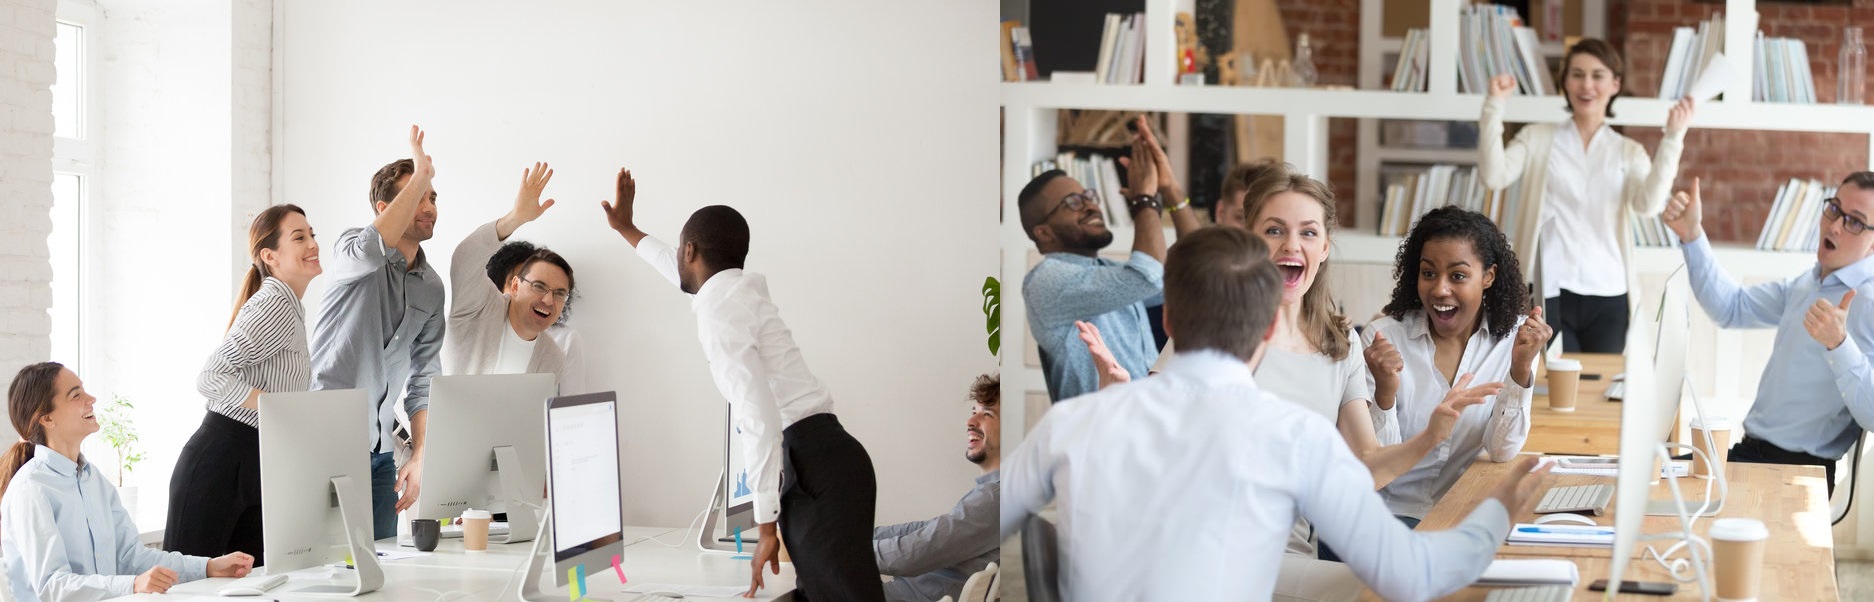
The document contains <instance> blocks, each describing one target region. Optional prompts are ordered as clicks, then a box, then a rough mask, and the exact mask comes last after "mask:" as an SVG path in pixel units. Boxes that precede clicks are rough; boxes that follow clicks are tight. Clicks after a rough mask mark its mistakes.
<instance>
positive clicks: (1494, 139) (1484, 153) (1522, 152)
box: [1477, 75, 1540, 192]
mask: <svg viewBox="0 0 1874 602" xmlns="http://www.w3.org/2000/svg"><path fill="white" fill-rule="evenodd" d="M1515 90H1516V78H1514V77H1511V76H1509V75H1499V76H1496V77H1494V78H1491V79H1490V95H1489V97H1487V98H1485V99H1484V111H1483V116H1482V117H1479V118H1478V120H1477V173H1478V175H1480V176H1481V177H1482V178H1483V182H1484V186H1485V187H1487V188H1489V189H1491V190H1502V189H1503V188H1505V187H1507V186H1509V185H1510V183H1511V182H1515V181H1516V178H1520V177H1522V175H1523V162H1524V161H1526V160H1528V158H1529V146H1528V145H1527V144H1525V142H1524V140H1523V136H1524V134H1523V133H1518V134H1517V135H1516V139H1515V140H1511V141H1510V144H1509V146H1507V147H1505V146H1504V145H1503V107H1504V104H1505V103H1507V102H1508V101H1509V97H1510V92H1513V91H1515ZM1525 132H1527V130H1525ZM1537 192H1540V191H1537Z"/></svg>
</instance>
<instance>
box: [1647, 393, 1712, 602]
mask: <svg viewBox="0 0 1874 602" xmlns="http://www.w3.org/2000/svg"><path fill="white" fill-rule="evenodd" d="M1683 378H1684V383H1685V386H1686V389H1687V390H1689V391H1691V395H1692V411H1693V413H1694V414H1695V415H1696V416H1697V417H1698V421H1699V423H1700V424H1709V423H1708V422H1707V417H1706V415H1705V404H1704V403H1703V402H1701V401H1700V400H1699V398H1698V391H1697V389H1696V388H1694V387H1693V385H1692V377H1691V374H1690V373H1689V372H1688V373H1686V374H1685V375H1684V377H1683ZM1714 446H1715V443H1713V442H1712V441H1711V440H1710V438H1709V437H1707V438H1706V447H1705V448H1702V449H1701V448H1699V447H1698V446H1696V445H1687V444H1683V443H1668V442H1661V443H1660V444H1659V445H1658V446H1656V448H1655V450H1654V452H1653V453H1655V454H1658V457H1659V458H1660V465H1661V466H1667V467H1670V466H1671V462H1672V452H1671V451H1668V450H1675V449H1685V450H1691V452H1692V455H1693V456H1694V459H1693V461H1694V462H1696V461H1697V457H1698V456H1703V457H1704V458H1705V460H1706V465H1707V466H1719V464H1718V463H1717V462H1716V461H1715V459H1716V458H1717V455H1718V453H1719V452H1721V451H1722V450H1718V449H1715V447H1714ZM1665 473H1666V474H1665V479H1666V487H1667V489H1670V490H1671V491H1672V499H1670V500H1653V501H1651V502H1649V503H1648V504H1647V511H1646V513H1647V514H1648V515H1654V514H1664V515H1669V516H1676V517H1678V518H1679V522H1678V527H1677V528H1676V529H1675V530H1672V531H1667V532H1664V533H1651V534H1645V535H1642V536H1641V537H1640V540H1641V541H1670V542H1672V545H1670V546H1667V547H1666V549H1665V550H1664V551H1659V550H1655V549H1653V547H1652V546H1650V545H1649V546H1647V548H1646V553H1645V554H1643V555H1642V557H1643V558H1650V559H1651V560H1653V561H1654V562H1657V563H1659V565H1660V566H1661V567H1662V568H1665V569H1666V571H1667V573H1668V574H1670V575H1672V578H1673V580H1675V581H1679V582H1682V583H1690V582H1697V583H1698V587H1699V589H1700V591H1703V592H1705V593H1706V596H1705V597H1706V598H1707V599H1709V598H1710V593H1711V592H1712V591H1713V590H1712V588H1711V571H1710V569H1709V567H1710V564H1709V563H1710V559H1711V557H1712V556H1711V544H1710V542H1707V541H1705V539H1704V538H1702V537H1699V536H1698V535H1697V534H1696V533H1694V532H1693V530H1692V527H1693V523H1694V522H1696V521H1697V520H1698V519H1699V517H1703V516H1716V515H1717V514H1718V511H1719V510H1720V509H1722V508H1723V507H1724V498H1725V496H1726V495H1727V494H1728V493H1729V486H1728V485H1727V483H1726V482H1725V476H1724V471H1723V470H1714V471H1712V478H1711V479H1710V480H1707V481H1705V500H1704V501H1702V502H1698V503H1697V505H1696V506H1687V505H1686V500H1685V493H1684V492H1683V491H1681V490H1680V488H1679V477H1678V473H1677V472H1675V471H1673V470H1670V469H1668V470H1666V471H1665ZM1662 511H1663V512H1662ZM1681 549H1684V551H1685V553H1686V556H1688V557H1686V558H1674V556H1675V555H1677V554H1678V553H1679V551H1680V550H1681Z"/></svg>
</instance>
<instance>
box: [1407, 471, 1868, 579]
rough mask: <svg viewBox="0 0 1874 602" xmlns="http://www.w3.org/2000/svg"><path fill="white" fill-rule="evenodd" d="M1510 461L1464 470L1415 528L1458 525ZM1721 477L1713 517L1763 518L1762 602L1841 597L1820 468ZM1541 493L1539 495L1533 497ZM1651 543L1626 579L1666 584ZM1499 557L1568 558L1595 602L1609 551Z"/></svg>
mask: <svg viewBox="0 0 1874 602" xmlns="http://www.w3.org/2000/svg"><path fill="white" fill-rule="evenodd" d="M1508 469H1509V464H1498V463H1493V462H1477V463H1475V464H1472V465H1471V468H1470V470H1467V471H1465V473H1464V476H1463V477H1462V478H1460V479H1459V480H1458V482H1457V484H1456V485H1454V486H1452V488H1451V491H1449V492H1447V493H1446V494H1445V497H1444V499H1442V500H1440V501H1439V502H1438V505H1436V506H1433V507H1432V511H1431V513H1430V514H1428V515H1426V517H1425V521H1424V523H1422V524H1421V525H1420V526H1419V528H1420V529H1421V530H1436V529H1445V528H1450V527H1452V526H1454V525H1456V524H1457V523H1458V522H1459V521H1461V520H1462V519H1463V518H1464V516H1465V515H1466V514H1469V513H1470V511H1471V508H1474V507H1476V505H1477V503H1478V502H1479V501H1482V500H1483V499H1484V498H1485V497H1488V496H1489V492H1490V490H1491V489H1492V488H1494V487H1495V486H1496V483H1497V482H1498V480H1499V479H1500V478H1501V477H1502V476H1503V474H1504V471H1506V470H1508ZM1725 474H1726V475H1727V476H1728V477H1729V478H1730V495H1729V496H1728V500H1727V501H1726V503H1725V506H1724V510H1722V511H1721V512H1719V513H1718V516H1719V517H1746V518H1756V519H1759V520H1762V521H1763V522H1764V524H1765V525H1766V526H1768V527H1769V530H1770V540H1769V542H1768V544H1767V548H1766V549H1765V552H1764V562H1763V571H1764V572H1763V591H1762V592H1761V596H1759V599H1762V600H1805V601H1809V600H1835V599H1837V598H1838V596H1839V592H1838V591H1837V589H1836V585H1835V554H1834V547H1835V544H1834V534H1833V532H1832V531H1831V530H1830V527H1829V505H1828V496H1827V494H1826V491H1827V488H1826V486H1825V485H1824V484H1823V483H1822V469H1821V468H1820V467H1816V466H1779V465H1771V464H1745V463H1741V462H1738V463H1729V464H1727V465H1726V468H1725ZM1612 482H1613V480H1612V479H1609V478H1606V477H1589V476H1580V475H1551V476H1550V477H1548V480H1547V481H1546V482H1545V483H1544V486H1545V487H1548V486H1556V485H1579V484H1588V483H1612ZM1679 484H1680V486H1681V490H1682V491H1685V492H1686V495H1687V497H1688V498H1693V497H1697V496H1702V495H1703V492H1704V482H1703V481H1701V480H1697V479H1684V480H1680V482H1679ZM1538 495H1539V494H1538ZM1652 497H1653V498H1655V499H1658V498H1670V497H1671V494H1670V493H1669V490H1668V489H1667V488H1666V485H1665V483H1664V482H1663V481H1662V482H1661V483H1660V484H1658V485H1654V486H1653V488H1652ZM1613 515H1614V510H1613V506H1612V504H1610V505H1609V507H1608V513H1607V515H1605V516H1600V517H1596V520H1597V521H1599V522H1600V523H1601V524H1605V525H1611V524H1613V522H1614V518H1613ZM1535 518H1536V515H1535V514H1534V513H1531V512H1529V511H1528V510H1527V509H1525V510H1524V511H1522V512H1515V513H1512V516H1511V520H1512V521H1514V522H1519V523H1527V522H1533V521H1534V520H1535ZM1712 520H1713V519H1711V518H1701V519H1699V520H1698V522H1697V523H1695V525H1694V527H1693V532H1695V533H1698V534H1699V535H1701V536H1703V535H1705V533H1706V531H1707V530H1708V529H1709V528H1710V526H1711V522H1712ZM1677 523H1678V519H1677V518H1673V517H1664V516H1649V517H1647V518H1646V521H1645V527H1644V528H1645V532H1646V533H1664V532H1666V531H1668V530H1671V529H1675V528H1677ZM1648 543H1653V544H1655V545H1658V547H1659V548H1660V549H1662V550H1663V549H1664V548H1665V546H1666V545H1670V543H1669V542H1668V543H1666V544H1659V543H1657V542H1641V544H1640V545H1639V546H1636V549H1635V556H1634V559H1633V560H1632V561H1630V562H1629V563H1628V565H1627V574H1628V575H1630V576H1629V577H1625V578H1626V579H1629V580H1639V581H1671V580H1672V579H1671V576H1670V575H1668V574H1667V573H1666V571H1665V570H1664V569H1662V568H1661V567H1660V566H1659V564H1658V563H1656V562H1653V561H1652V559H1650V558H1647V557H1646V556H1645V545H1646V544H1648ZM1497 556H1498V557H1501V558H1532V557H1535V558H1566V559H1569V560H1573V561H1574V562H1575V566H1576V567H1577V568H1578V569H1580V571H1581V583H1580V584H1578V585H1577V586H1576V587H1577V589H1576V594H1575V599H1576V600H1598V599H1600V598H1601V594H1600V593H1599V592H1592V591H1589V590H1588V584H1589V583H1592V582H1594V580H1596V579H1604V578H1606V577H1607V574H1608V571H1609V570H1610V557H1611V556H1612V551H1611V550H1609V549H1607V548H1565V547H1538V546H1512V545H1508V544H1505V545H1503V546H1502V547H1500V548H1498V549H1497ZM1487 592H1488V590H1485V589H1481V588H1469V589H1466V590H1464V591H1461V592H1459V593H1458V594H1456V595H1453V596H1451V597H1449V598H1447V599H1448V600H1483V599H1484V596H1485V594H1486V593H1487ZM1697 593H1698V588H1697V587H1696V584H1691V585H1690V586H1688V585H1687V584H1681V585H1680V586H1679V593H1678V594H1676V595H1675V596H1674V597H1672V598H1671V599H1686V600H1692V599H1697ZM1620 599H1622V600H1627V599H1632V600H1660V599H1661V598H1660V597H1659V596H1640V595H1635V594H1629V595H1624V596H1621V597H1620Z"/></svg>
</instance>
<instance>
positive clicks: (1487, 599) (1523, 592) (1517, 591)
mask: <svg viewBox="0 0 1874 602" xmlns="http://www.w3.org/2000/svg"><path fill="white" fill-rule="evenodd" d="M1573 593H1574V588H1572V587H1569V586H1566V585H1544V586H1540V587H1510V588H1504V589H1499V590H1493V591H1491V592H1490V595H1488V596H1484V602H1567V600H1568V598H1569V596H1570V595H1571V594H1573Z"/></svg>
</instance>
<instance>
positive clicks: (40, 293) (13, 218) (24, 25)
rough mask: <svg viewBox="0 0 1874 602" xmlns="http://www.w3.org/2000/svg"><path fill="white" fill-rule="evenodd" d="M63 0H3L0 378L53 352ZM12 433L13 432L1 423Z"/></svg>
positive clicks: (0, 0) (0, 30)
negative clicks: (56, 94) (56, 103)
mask: <svg viewBox="0 0 1874 602" xmlns="http://www.w3.org/2000/svg"><path fill="white" fill-rule="evenodd" d="M57 10H58V2H57V0H0V107H3V108H0V201H3V202H4V204H5V206H4V208H3V209H0V218H5V219H0V379H5V380H8V381H10V380H11V379H12V375H13V373H15V372H17V371H18V370H19V368H20V367H21V366H24V365H26V364H30V363H33V362H39V361H44V360H45V359H46V357H47V356H49V355H50V354H51V353H52V340H51V337H50V336H49V334H50V333H51V330H52V318H51V316H50V315H49V314H47V313H46V309H48V308H49V307H50V306H51V304H52V287H51V284H50V283H51V281H52V263H51V260H50V259H49V256H48V252H47V250H46V236H48V235H50V234H51V233H52V220H51V210H52V89H51V86H52V82H53V78H54V77H56V76H57V74H56V73H54V70H53V67H52V34H53V32H54V31H55V26H54V15H55V14H56V12H57ZM0 433H6V434H7V435H11V434H12V429H11V428H10V427H8V428H0Z"/></svg>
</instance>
